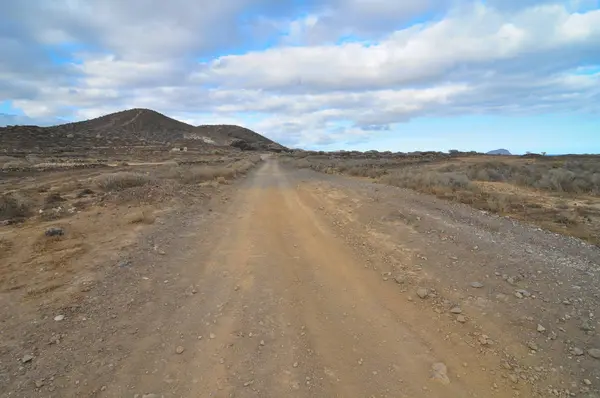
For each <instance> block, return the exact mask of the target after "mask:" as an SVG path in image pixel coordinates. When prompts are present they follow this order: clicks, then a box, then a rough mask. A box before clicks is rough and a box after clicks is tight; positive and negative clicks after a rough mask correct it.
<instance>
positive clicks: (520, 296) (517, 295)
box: [515, 292, 523, 299]
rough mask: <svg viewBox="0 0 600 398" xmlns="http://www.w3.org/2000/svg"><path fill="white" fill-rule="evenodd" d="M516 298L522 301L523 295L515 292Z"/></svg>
mask: <svg viewBox="0 0 600 398" xmlns="http://www.w3.org/2000/svg"><path fill="white" fill-rule="evenodd" d="M515 297H516V298H519V299H522V298H523V295H522V294H521V293H519V292H515Z"/></svg>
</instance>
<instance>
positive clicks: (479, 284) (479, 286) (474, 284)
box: [471, 282, 483, 289]
mask: <svg viewBox="0 0 600 398" xmlns="http://www.w3.org/2000/svg"><path fill="white" fill-rule="evenodd" d="M471 287H472V288H475V289H481V288H482V287H483V283H481V282H471Z"/></svg>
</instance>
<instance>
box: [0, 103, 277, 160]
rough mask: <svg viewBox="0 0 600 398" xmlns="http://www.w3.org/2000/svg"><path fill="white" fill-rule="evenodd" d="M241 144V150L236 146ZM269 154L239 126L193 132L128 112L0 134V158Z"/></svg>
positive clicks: (263, 142) (157, 116) (154, 115)
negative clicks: (209, 151)
mask: <svg viewBox="0 0 600 398" xmlns="http://www.w3.org/2000/svg"><path fill="white" fill-rule="evenodd" d="M239 140H243V143H244V145H241V146H240V141H239ZM229 145H233V146H236V147H238V148H241V149H255V150H274V149H276V148H283V147H281V146H280V145H278V144H276V143H275V142H273V141H271V140H269V139H268V138H265V137H263V136H262V135H260V134H258V133H255V132H254V131H252V130H249V129H246V128H244V127H239V126H220V125H216V126H200V127H196V126H192V125H190V124H187V123H183V122H180V121H178V120H175V119H172V118H170V117H168V116H165V115H163V114H161V113H158V112H156V111H153V110H149V109H130V110H126V111H121V112H116V113H111V114H109V115H105V116H101V117H98V118H95V119H91V120H86V121H81V122H75V123H67V124H61V125H57V126H51V127H39V126H7V127H5V128H0V150H2V151H4V152H19V151H27V152H31V151H33V152H38V151H42V152H43V151H50V152H64V151H68V150H73V149H83V150H85V149H92V148H102V147H140V146H141V147H144V146H158V147H177V146H186V147H193V148H198V147H204V148H206V147H212V146H229Z"/></svg>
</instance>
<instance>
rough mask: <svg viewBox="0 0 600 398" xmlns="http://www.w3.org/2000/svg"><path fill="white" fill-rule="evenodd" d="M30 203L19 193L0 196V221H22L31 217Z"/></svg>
mask: <svg viewBox="0 0 600 398" xmlns="http://www.w3.org/2000/svg"><path fill="white" fill-rule="evenodd" d="M31 207H32V203H31V201H30V200H29V199H28V198H26V197H25V196H23V195H21V194H19V193H16V192H15V193H8V194H4V195H2V196H0V221H7V220H22V219H24V218H27V217H29V216H30V215H31V212H32V211H31Z"/></svg>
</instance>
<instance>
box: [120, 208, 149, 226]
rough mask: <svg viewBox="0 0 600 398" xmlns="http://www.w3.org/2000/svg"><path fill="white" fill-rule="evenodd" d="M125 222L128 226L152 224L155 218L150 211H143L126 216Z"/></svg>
mask: <svg viewBox="0 0 600 398" xmlns="http://www.w3.org/2000/svg"><path fill="white" fill-rule="evenodd" d="M126 220H127V222H128V223H129V224H154V221H156V216H154V214H153V212H152V210H148V209H145V210H139V211H134V212H132V213H130V214H128V215H127V217H126Z"/></svg>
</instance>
